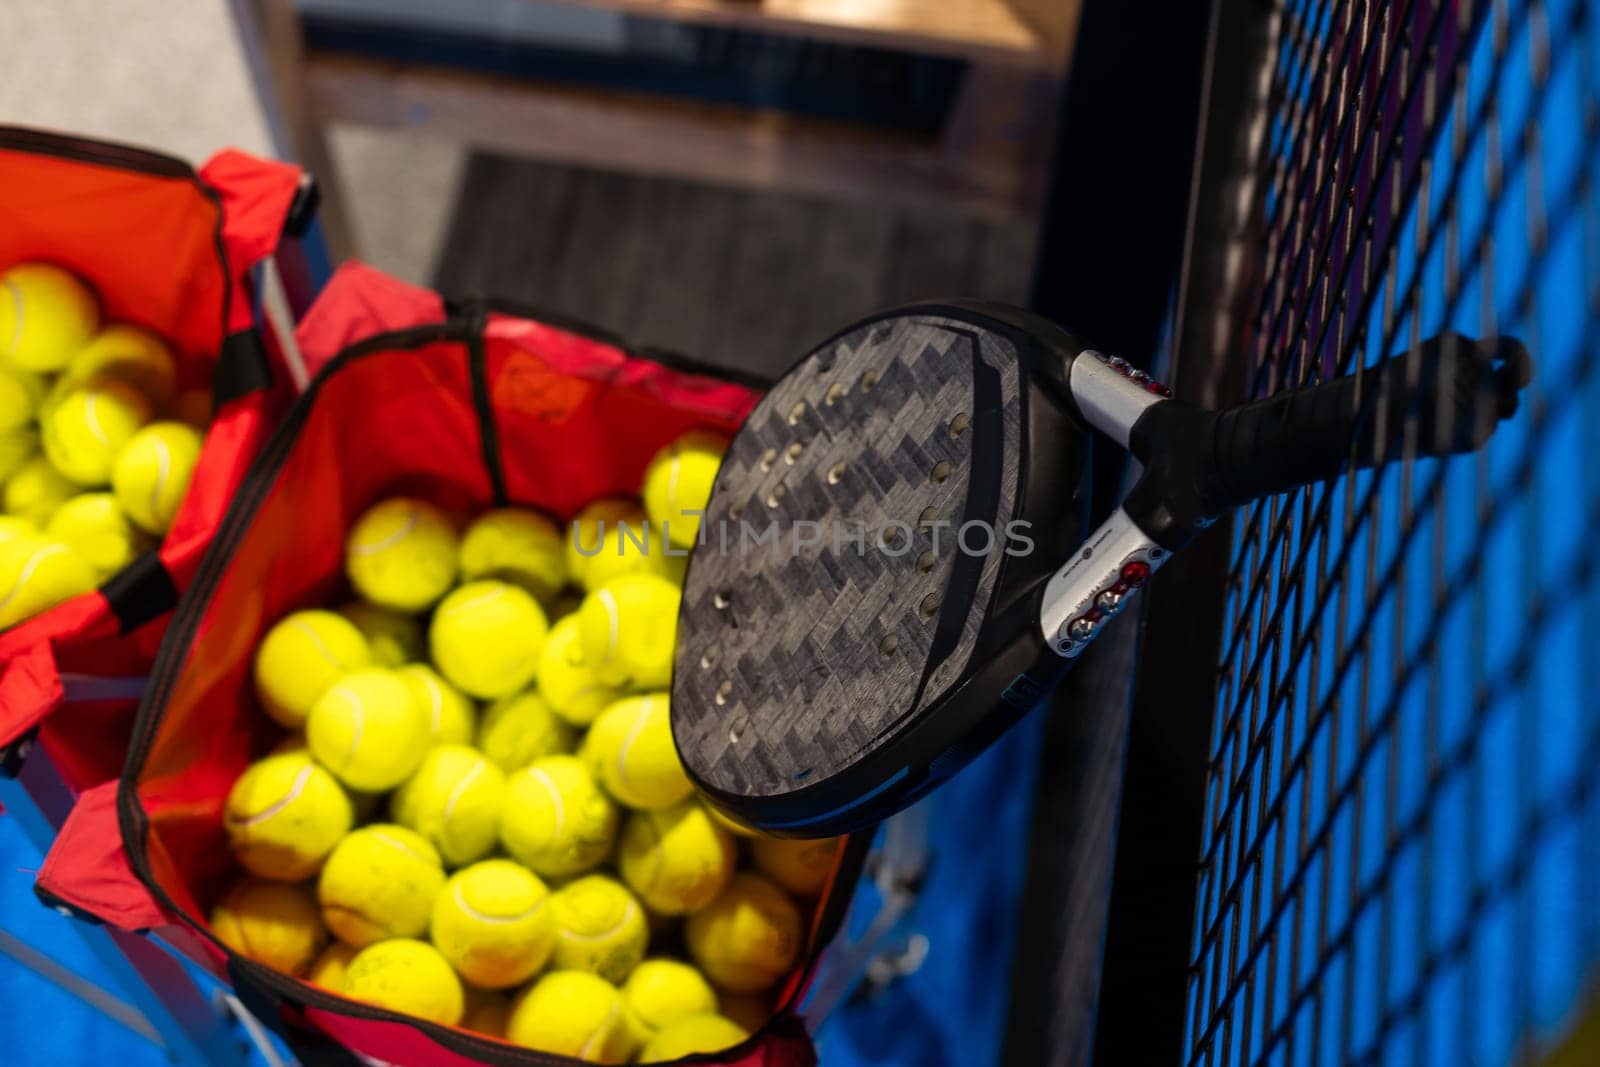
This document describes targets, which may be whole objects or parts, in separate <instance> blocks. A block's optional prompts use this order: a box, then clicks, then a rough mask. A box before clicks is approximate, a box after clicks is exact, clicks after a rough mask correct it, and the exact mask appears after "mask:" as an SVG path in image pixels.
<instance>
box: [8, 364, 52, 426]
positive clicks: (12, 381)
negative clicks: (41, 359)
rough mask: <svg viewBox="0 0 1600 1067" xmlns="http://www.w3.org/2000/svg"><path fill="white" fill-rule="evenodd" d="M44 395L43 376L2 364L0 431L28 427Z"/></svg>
mask: <svg viewBox="0 0 1600 1067" xmlns="http://www.w3.org/2000/svg"><path fill="white" fill-rule="evenodd" d="M44 397H45V384H44V379H43V378H40V377H39V376H38V375H37V374H34V373H33V372H31V371H25V370H22V369H21V368H19V367H7V366H4V365H0V432H9V431H12V430H22V429H26V428H27V427H28V426H29V425H30V424H31V423H32V422H33V420H34V418H35V416H36V415H37V414H38V411H39V404H40V402H41V401H43V400H44Z"/></svg>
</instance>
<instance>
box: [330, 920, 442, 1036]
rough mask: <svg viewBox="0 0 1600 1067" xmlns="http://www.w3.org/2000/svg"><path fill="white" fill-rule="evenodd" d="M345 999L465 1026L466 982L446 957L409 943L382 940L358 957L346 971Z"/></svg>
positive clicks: (423, 945) (419, 943)
mask: <svg viewBox="0 0 1600 1067" xmlns="http://www.w3.org/2000/svg"><path fill="white" fill-rule="evenodd" d="M344 994H345V996H347V997H350V998H351V999H352V1000H360V1001H364V1002H365V1003H367V1004H375V1005H377V1006H378V1007H380V1008H387V1009H389V1010H390V1011H396V1012H400V1013H401V1014H403V1015H414V1016H416V1017H417V1018H419V1019H427V1020H428V1021H429V1022H435V1023H440V1024H441V1025H444V1026H454V1025H456V1024H457V1023H458V1022H460V1021H461V1013H462V1011H463V1010H464V1008H465V997H464V995H463V993H462V990H461V979H459V978H457V977H456V972H455V971H453V970H451V969H450V964H449V962H447V961H446V960H445V958H444V956H443V954H441V953H440V952H439V950H438V949H436V948H434V947H433V946H432V945H430V944H428V943H427V942H425V941H413V940H409V939H407V938H396V939H395V940H392V941H380V942H378V943H377V944H375V945H370V946H368V947H366V948H363V949H362V950H361V951H360V952H358V953H356V958H355V959H353V960H351V961H350V969H349V970H348V971H347V972H345V976H344Z"/></svg>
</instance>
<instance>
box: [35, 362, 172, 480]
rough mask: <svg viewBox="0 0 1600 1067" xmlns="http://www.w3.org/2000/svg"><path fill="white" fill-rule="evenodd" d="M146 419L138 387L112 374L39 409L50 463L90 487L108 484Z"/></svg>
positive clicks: (147, 409)
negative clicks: (119, 460) (119, 458)
mask: <svg viewBox="0 0 1600 1067" xmlns="http://www.w3.org/2000/svg"><path fill="white" fill-rule="evenodd" d="M149 421H150V402H149V401H148V400H146V399H145V398H144V397H143V396H142V395H140V393H139V390H137V389H135V388H134V387H133V386H131V385H129V384H127V383H126V382H120V381H117V380H116V379H115V378H95V379H92V380H90V381H88V382H85V383H83V384H82V385H79V386H76V387H74V388H73V389H71V390H69V391H68V392H66V393H64V394H62V396H61V397H60V399H58V400H56V401H55V402H54V403H52V404H50V405H49V406H48V407H47V408H46V409H45V410H44V411H43V412H41V413H40V416H39V438H40V441H41V443H42V444H43V445H44V454H45V458H46V459H48V460H49V461H50V464H51V466H53V467H55V469H56V470H58V471H60V472H61V473H62V474H63V475H64V476H65V477H66V478H68V479H69V480H71V481H73V482H76V483H77V484H78V485H81V486H84V487H86V488H94V487H96V486H101V485H107V484H109V483H110V481H111V468H112V466H113V465H114V464H115V463H116V461H117V455H118V453H120V452H121V451H122V448H123V446H124V445H126V444H127V443H128V442H129V441H130V440H132V438H133V435H134V434H135V433H137V432H138V431H139V428H140V427H142V426H143V425H144V424H145V423H147V422H149ZM185 429H188V428H187V427H185ZM188 432H189V433H193V432H194V431H193V430H189V431H188Z"/></svg>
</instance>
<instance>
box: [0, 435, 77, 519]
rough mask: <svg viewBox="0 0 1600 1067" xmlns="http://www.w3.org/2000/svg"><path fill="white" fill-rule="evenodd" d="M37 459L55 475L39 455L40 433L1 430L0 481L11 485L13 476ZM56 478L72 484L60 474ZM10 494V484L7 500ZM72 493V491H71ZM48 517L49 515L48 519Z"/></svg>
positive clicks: (7, 505) (9, 506)
mask: <svg viewBox="0 0 1600 1067" xmlns="http://www.w3.org/2000/svg"><path fill="white" fill-rule="evenodd" d="M35 458H37V459H38V462H40V463H43V464H44V465H45V467H47V468H49V470H50V473H52V474H55V468H54V467H51V466H50V464H49V463H48V462H47V461H46V460H45V459H44V457H43V456H40V455H39V433H38V431H37V430H34V429H33V428H32V427H26V428H24V429H20V430H0V481H3V482H8V483H9V481H10V479H11V476H12V475H14V474H16V473H17V472H18V471H20V470H21V469H22V467H23V465H24V464H26V463H27V462H28V461H29V460H31V459H35ZM55 476H56V477H57V478H59V479H61V481H62V482H63V483H66V484H68V485H69V486H70V484H71V483H68V482H67V481H66V479H65V478H61V476H60V475H59V474H56V475H55ZM10 492H11V491H10V486H9V484H8V485H7V490H6V498H7V499H10ZM70 492H71V490H70V489H69V493H70ZM5 508H6V510H8V511H10V510H12V505H11V504H9V503H8V504H5ZM18 510H20V509H18ZM48 517H49V516H48V515H47V516H46V518H48Z"/></svg>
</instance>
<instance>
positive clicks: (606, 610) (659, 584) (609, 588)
mask: <svg viewBox="0 0 1600 1067" xmlns="http://www.w3.org/2000/svg"><path fill="white" fill-rule="evenodd" d="M680 599H681V596H680V594H679V592H678V588H677V586H675V585H673V584H672V583H671V582H668V581H666V580H665V579H663V578H658V577H655V576H653V575H643V574H634V575H625V576H623V577H621V578H618V579H616V580H615V581H613V582H611V583H609V584H607V585H605V586H603V587H601V588H600V589H597V590H596V591H595V592H593V593H590V594H589V595H588V596H586V597H584V598H583V607H581V608H579V609H578V625H579V628H580V633H581V634H582V638H583V656H584V659H585V660H586V661H587V662H588V663H589V664H590V665H591V666H592V667H593V668H594V672H595V675H596V676H597V677H598V678H599V679H600V680H601V681H603V682H605V683H607V684H608V685H613V686H616V687H618V688H623V689H665V688H666V687H667V685H668V684H669V683H670V682H671V681H672V654H673V651H674V649H675V648H676V645H677V636H678V602H679V600H680Z"/></svg>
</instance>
